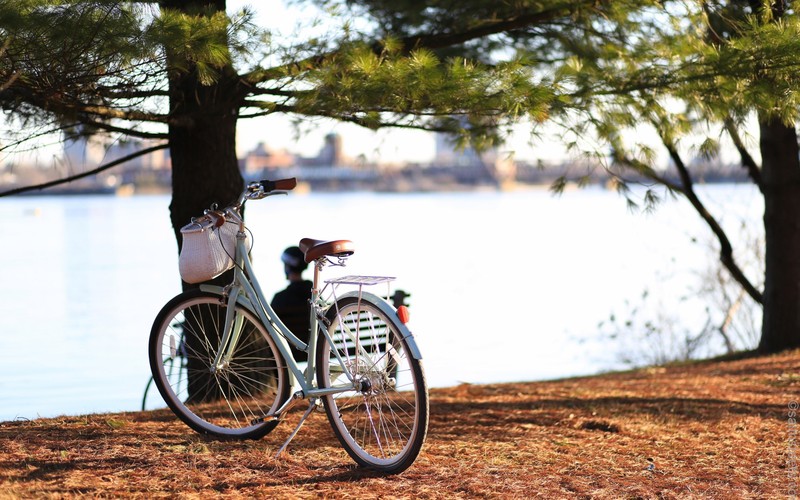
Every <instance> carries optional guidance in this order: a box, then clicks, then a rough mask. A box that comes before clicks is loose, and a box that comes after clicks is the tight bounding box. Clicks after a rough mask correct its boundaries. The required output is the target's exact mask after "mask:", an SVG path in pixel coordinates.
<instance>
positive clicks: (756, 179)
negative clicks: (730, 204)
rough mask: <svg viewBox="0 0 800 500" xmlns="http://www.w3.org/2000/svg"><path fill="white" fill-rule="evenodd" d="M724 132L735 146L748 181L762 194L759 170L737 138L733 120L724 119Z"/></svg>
mask: <svg viewBox="0 0 800 500" xmlns="http://www.w3.org/2000/svg"><path fill="white" fill-rule="evenodd" d="M725 130H726V131H727V132H728V135H729V136H730V138H731V140H732V141H733V145H734V146H736V150H737V151H738V152H739V156H741V157H742V165H743V166H744V168H746V169H747V173H748V174H749V175H750V179H752V181H753V183H755V185H756V186H758V190H759V191H761V192H762V193H763V192H764V186H763V184H762V183H761V169H760V168H758V165H757V164H756V161H755V160H754V159H753V157H752V156H751V155H750V152H749V151H747V148H746V147H745V145H744V141H742V138H741V137H740V136H739V130H738V129H737V128H736V124H735V123H733V119H732V118H731V117H730V116H729V117H727V118H725Z"/></svg>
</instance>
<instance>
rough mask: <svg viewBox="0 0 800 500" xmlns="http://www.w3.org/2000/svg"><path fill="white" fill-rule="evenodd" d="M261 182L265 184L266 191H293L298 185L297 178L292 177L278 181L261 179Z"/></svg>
mask: <svg viewBox="0 0 800 500" xmlns="http://www.w3.org/2000/svg"><path fill="white" fill-rule="evenodd" d="M261 184H262V185H263V186H264V189H265V190H266V191H275V190H280V191H291V190H292V189H294V188H295V186H297V178H295V177H292V178H290V179H281V180H278V181H267V180H263V181H261Z"/></svg>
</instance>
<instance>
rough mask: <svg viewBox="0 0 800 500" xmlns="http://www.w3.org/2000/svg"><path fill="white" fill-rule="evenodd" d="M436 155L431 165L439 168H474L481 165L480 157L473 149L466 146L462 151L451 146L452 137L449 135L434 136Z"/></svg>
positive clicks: (439, 134) (438, 134)
mask: <svg viewBox="0 0 800 500" xmlns="http://www.w3.org/2000/svg"><path fill="white" fill-rule="evenodd" d="M435 140H436V154H435V156H434V158H433V164H434V165H436V166H441V167H456V166H465V167H474V166H478V165H483V164H484V162H483V159H482V158H481V155H479V154H478V152H477V151H475V149H474V148H472V147H471V146H468V147H466V148H464V149H463V150H461V149H457V148H456V147H455V145H454V144H453V137H452V136H451V135H449V134H442V133H437V134H436V139H435Z"/></svg>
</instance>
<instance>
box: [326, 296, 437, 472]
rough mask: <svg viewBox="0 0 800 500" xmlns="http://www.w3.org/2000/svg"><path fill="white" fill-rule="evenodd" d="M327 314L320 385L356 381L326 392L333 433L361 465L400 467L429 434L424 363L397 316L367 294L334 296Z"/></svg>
mask: <svg viewBox="0 0 800 500" xmlns="http://www.w3.org/2000/svg"><path fill="white" fill-rule="evenodd" d="M328 320H329V321H330V326H329V328H328V333H329V335H330V338H331V341H332V343H331V342H329V341H328V340H327V338H326V337H325V335H323V334H322V333H320V334H319V340H318V344H317V353H316V355H317V358H316V360H317V383H318V385H319V386H320V388H328V387H332V386H337V385H340V386H341V385H348V384H350V385H354V386H355V388H354V389H352V390H349V391H346V392H342V393H338V394H335V395H330V396H326V397H325V398H324V401H325V411H326V413H327V415H328V420H329V421H330V423H331V426H332V427H333V431H334V433H335V434H336V437H337V438H338V439H339V441H340V442H341V444H342V446H343V447H344V449H345V450H346V451H347V453H348V454H349V455H350V456H351V457H352V458H353V459H354V460H355V461H356V463H358V464H359V465H361V466H364V467H370V468H373V469H377V470H380V471H382V472H386V473H399V472H402V471H404V470H405V469H407V468H408V467H409V466H411V464H412V463H414V460H416V458H417V456H418V455H419V452H420V450H421V449H422V445H423V443H424V442H425V437H426V434H427V432H428V390H427V387H426V384H425V375H424V373H423V370H422V364H421V362H420V361H419V360H418V359H415V358H414V357H413V356H412V355H411V352H410V351H409V349H408V345H407V343H406V341H405V339H403V336H402V335H401V333H400V332H401V331H402V328H401V326H400V323H399V322H398V320H397V318H396V316H395V315H393V314H387V313H386V312H384V309H382V308H381V307H380V306H378V305H377V304H375V303H373V302H371V301H370V300H368V299H367V298H361V300H359V299H358V298H357V297H345V298H342V299H339V300H338V301H337V302H336V304H334V305H333V306H332V307H331V308H330V310H329V311H328ZM348 375H349V376H348ZM350 378H352V380H353V381H354V382H351V381H350Z"/></svg>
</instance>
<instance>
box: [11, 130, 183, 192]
mask: <svg viewBox="0 0 800 500" xmlns="http://www.w3.org/2000/svg"><path fill="white" fill-rule="evenodd" d="M168 147H169V143H164V144H159V145H157V146H153V147H150V148H146V149H142V150H141V151H137V152H135V153H131V154H129V155H127V156H123V157H122V158H119V159H117V160H114V161H112V162H109V163H106V164H104V165H100V166H99V167H97V168H95V169H92V170H87V171H86V172H81V173H80V174H76V175H71V176H69V177H64V178H63V179H56V180H54V181H49V182H44V183H42V184H35V185H33V186H23V187H19V188H15V189H10V190H8V191H2V192H0V198H2V197H3V196H12V195H15V194H20V193H25V192H28V191H34V190H37V189H39V190H41V189H46V188H49V187H53V186H58V185H61V184H66V183H68V182H72V181H75V180H78V179H82V178H84V177H89V176H92V175H95V174H99V173H100V172H103V171H105V170H108V169H110V168H112V167H116V166H117V165H119V164H122V163H125V162H126V161H130V160H132V159H134V158H137V157H139V156H144V155H146V154H149V153H152V152H154V151H158V150H160V149H166V148H168Z"/></svg>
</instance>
